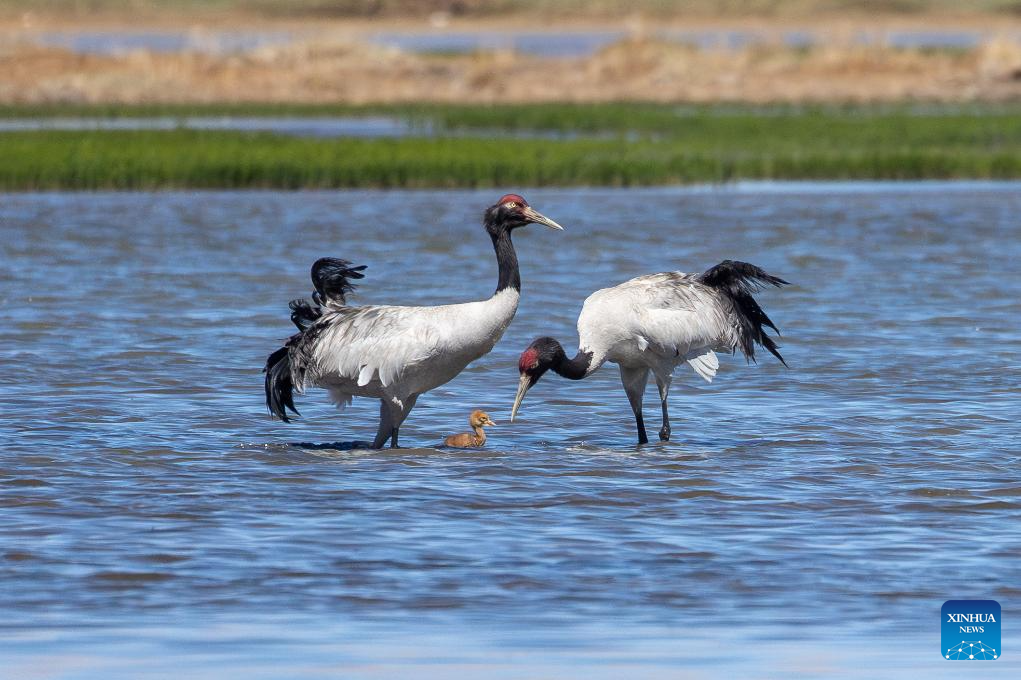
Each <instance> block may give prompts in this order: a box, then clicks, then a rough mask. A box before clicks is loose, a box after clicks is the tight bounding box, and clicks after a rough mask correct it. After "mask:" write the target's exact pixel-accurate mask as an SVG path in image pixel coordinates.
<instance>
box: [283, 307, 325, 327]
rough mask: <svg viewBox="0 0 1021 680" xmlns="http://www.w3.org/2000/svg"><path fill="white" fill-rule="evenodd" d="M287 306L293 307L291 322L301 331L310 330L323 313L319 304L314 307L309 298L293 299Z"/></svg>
mask: <svg viewBox="0 0 1021 680" xmlns="http://www.w3.org/2000/svg"><path fill="white" fill-rule="evenodd" d="M287 306H288V307H290V308H291V322H292V323H293V324H294V325H295V326H297V327H298V330H299V331H304V330H308V329H309V328H311V327H312V324H314V323H315V322H316V319H318V318H319V317H321V316H322V315H323V312H322V310H321V309H320V308H319V307H318V306H316V307H313V306H312V305H311V304H310V303H309V301H308V300H303V299H298V300H291V301H290V303H288V305H287Z"/></svg>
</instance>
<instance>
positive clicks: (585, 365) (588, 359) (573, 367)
mask: <svg viewBox="0 0 1021 680" xmlns="http://www.w3.org/2000/svg"><path fill="white" fill-rule="evenodd" d="M592 356H593V355H592V352H583V351H581V350H580V349H579V350H578V353H577V354H575V355H574V358H573V359H568V358H567V355H566V354H564V350H563V349H561V350H560V351H559V352H558V353H557V357H556V359H555V360H554V362H553V366H552V368H553V371H554V372H555V373H556V374H557V375H562V376H563V377H565V378H569V379H570V380H581V379H582V378H584V377H585V376H586V375H588V374H589V367H590V366H591V365H592Z"/></svg>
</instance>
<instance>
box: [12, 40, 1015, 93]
mask: <svg viewBox="0 0 1021 680" xmlns="http://www.w3.org/2000/svg"><path fill="white" fill-rule="evenodd" d="M1018 98H1021V45H1019V44H1018V43H1017V42H1016V41H1013V40H1009V39H1006V38H1002V39H997V40H992V41H990V42H988V43H986V44H985V45H983V46H982V47H980V48H978V49H975V50H969V51H940V50H930V51H917V50H903V49H893V48H888V47H882V46H853V45H848V44H844V45H841V44H832V45H829V46H825V47H819V48H813V49H808V50H803V49H802V50H799V49H791V48H788V47H783V46H779V45H774V46H757V47H751V48H747V49H743V50H698V49H695V48H691V47H686V46H683V45H678V44H673V43H665V42H660V41H655V40H649V39H638V38H636V39H630V40H626V41H623V42H620V43H617V44H615V45H611V46H610V47H608V48H606V49H603V50H601V51H600V52H598V53H596V54H594V55H592V56H588V57H584V58H577V59H543V58H537V57H532V56H527V55H522V54H517V53H513V52H492V53H479V54H472V55H450V56H437V55H421V54H409V53H404V52H401V51H398V50H395V49H390V48H384V47H378V46H371V45H367V44H361V43H358V42H353V41H351V40H348V39H340V38H338V39H333V40H329V39H323V40H317V41H313V42H305V43H299V44H293V45H288V46H284V47H273V48H264V49H260V50H255V51H252V52H249V53H244V54H235V55H221V56H218V55H209V54H196V53H184V54H165V53H153V52H146V51H137V52H133V53H129V54H124V55H116V56H106V55H82V54H73V53H70V52H67V51H64V50H59V49H45V48H39V47H35V46H31V45H29V44H27V43H20V44H18V43H14V44H11V43H8V46H7V47H6V48H4V49H0V102H2V103H45V102H105V103H165V102H344V103H372V102H380V103H386V102H465V103H469V102H470V103H487V102H500V103H509V102H520V103H526V102H551V101H578V102H595V101H618V100H631V101H678V102H714V101H743V102H762V103H765V102H833V101H849V102H872V101H900V100H926V101H978V100H984V101H1004V100H1011V99H1018Z"/></svg>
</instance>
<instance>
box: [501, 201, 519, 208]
mask: <svg viewBox="0 0 1021 680" xmlns="http://www.w3.org/2000/svg"><path fill="white" fill-rule="evenodd" d="M503 207H505V208H507V209H508V210H513V209H514V208H516V207H518V204H517V203H515V202H514V201H507V202H506V203H504V204H503Z"/></svg>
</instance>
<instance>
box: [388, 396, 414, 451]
mask: <svg viewBox="0 0 1021 680" xmlns="http://www.w3.org/2000/svg"><path fill="white" fill-rule="evenodd" d="M416 401H418V395H417V394H414V395H412V396H410V397H405V398H404V400H403V401H402V405H400V406H399V405H397V404H394V405H393V408H392V417H391V425H390V427H391V429H390V448H391V449H396V448H399V447H398V445H397V434H398V430H400V429H401V425H402V424H403V423H404V419H405V418H407V417H408V414H409V413H411V409H413V408H415V402H416Z"/></svg>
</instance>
